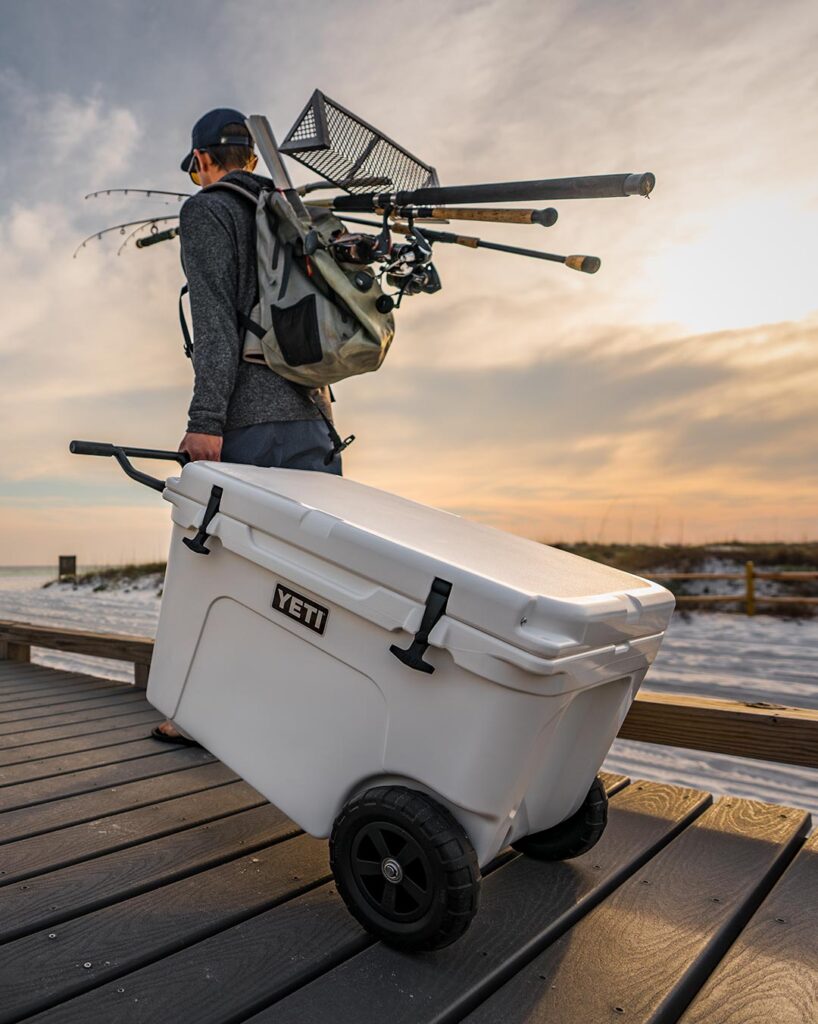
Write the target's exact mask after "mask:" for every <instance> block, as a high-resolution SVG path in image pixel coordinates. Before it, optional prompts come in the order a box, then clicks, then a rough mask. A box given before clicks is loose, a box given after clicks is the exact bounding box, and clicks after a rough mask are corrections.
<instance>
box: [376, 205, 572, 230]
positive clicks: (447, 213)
mask: <svg viewBox="0 0 818 1024" xmlns="http://www.w3.org/2000/svg"><path fill="white" fill-rule="evenodd" d="M377 212H378V213H382V212H383V211H382V210H378V211H377ZM397 213H398V216H400V217H406V216H409V214H410V213H411V214H412V215H413V216H415V217H431V218H432V219H433V220H471V221H481V222H486V223H493V224H541V225H542V226H543V227H546V228H550V227H551V226H552V225H553V224H556V222H557V217H558V216H559V215H558V213H557V211H556V210H555V209H554V208H553V206H549V207H547V208H546V209H544V210H498V209H494V210H492V209H487V210H481V209H480V207H476V208H473V207H467V206H461V207H448V206H419V207H410V208H408V209H402V210H399V211H397Z"/></svg>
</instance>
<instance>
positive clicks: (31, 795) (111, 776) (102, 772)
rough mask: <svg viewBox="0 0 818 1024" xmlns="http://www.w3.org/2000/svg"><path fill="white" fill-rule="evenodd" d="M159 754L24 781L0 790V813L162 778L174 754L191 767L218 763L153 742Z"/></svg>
mask: <svg viewBox="0 0 818 1024" xmlns="http://www.w3.org/2000/svg"><path fill="white" fill-rule="evenodd" d="M154 745H155V746H156V748H157V753H156V754H152V755H149V756H147V757H139V758H136V759H134V760H132V761H123V762H122V763H121V764H106V765H103V766H102V767H100V768H87V769H84V770H83V771H78V772H70V773H67V774H65V775H60V776H58V777H57V778H53V777H52V778H48V779H36V780H35V781H33V782H21V783H20V784H19V785H17V786H6V787H4V788H3V789H0V812H3V811H13V810H16V809H17V808H22V807H29V806H32V805H34V804H41V803H48V802H49V801H51V800H60V799H62V798H63V797H66V796H75V795H76V794H78V793H89V792H91V791H93V790H96V789H105V788H106V787H108V786H111V785H113V786H116V785H118V784H119V783H121V782H131V781H133V780H134V779H147V778H150V776H151V775H163V774H164V773H165V772H166V771H168V770H169V764H171V763H173V762H168V758H170V757H172V756H173V755H174V754H181V753H185V754H187V755H189V756H188V760H189V761H190V762H191V763H192V764H207V763H208V762H209V761H213V760H215V758H214V757H213V755H212V754H209V753H208V752H207V751H206V750H203V749H201V748H200V747H194V748H188V749H186V750H184V751H179V750H174V749H173V748H172V747H170V746H163V745H162V744H161V743H158V742H156V741H154Z"/></svg>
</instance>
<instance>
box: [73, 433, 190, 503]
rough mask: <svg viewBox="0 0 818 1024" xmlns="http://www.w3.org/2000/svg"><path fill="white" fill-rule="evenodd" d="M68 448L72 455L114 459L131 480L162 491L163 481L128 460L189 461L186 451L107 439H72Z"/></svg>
mask: <svg viewBox="0 0 818 1024" xmlns="http://www.w3.org/2000/svg"><path fill="white" fill-rule="evenodd" d="M68 450H69V451H70V452H71V454H72V455H101V456H108V457H112V458H114V459H116V461H117V462H118V463H119V465H120V466H121V467H122V470H123V472H124V473H125V474H126V475H127V476H129V477H130V478H131V479H132V480H136V481H137V482H138V483H140V484H144V485H145V486H146V487H150V488H152V489H153V490H154V491H164V489H165V483H164V481H163V480H159V479H158V478H157V477H155V476H151V475H150V474H149V473H143V472H142V471H141V470H138V469H137V468H136V467H135V466H133V465H132V464H131V462H130V459H129V456H130V458H131V459H161V460H163V461H168V462H178V463H179V465H180V466H185V465H187V463H188V462H189V461H190V458H189V457H188V454H187V452H169V451H162V450H161V449H158V448H130V447H126V446H125V445H118V444H109V443H108V442H107V441H72V442H71V443H70V444H69V446H68Z"/></svg>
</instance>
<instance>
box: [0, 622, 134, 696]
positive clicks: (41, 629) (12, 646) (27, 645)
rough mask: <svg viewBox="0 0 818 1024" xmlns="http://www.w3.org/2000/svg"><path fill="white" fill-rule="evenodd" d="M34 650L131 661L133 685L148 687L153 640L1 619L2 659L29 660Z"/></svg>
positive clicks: (0, 649)
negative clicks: (40, 649) (44, 648)
mask: <svg viewBox="0 0 818 1024" xmlns="http://www.w3.org/2000/svg"><path fill="white" fill-rule="evenodd" d="M32 647H47V648H50V649H52V650H57V651H66V652H68V653H69V654H86V655H90V656H91V657H94V658H111V659H112V660H113V661H130V662H131V663H132V664H133V667H134V685H135V686H137V687H139V689H142V690H144V689H145V687H146V686H147V685H148V670H149V669H150V664H151V655H152V654H153V640H152V639H151V638H150V637H149V636H116V635H114V634H111V633H89V632H87V631H86V630H83V629H59V628H56V627H54V626H32V625H31V624H30V623H28V622H9V621H6V620H4V619H0V658H6V659H8V660H9V661H30V660H31V648H32Z"/></svg>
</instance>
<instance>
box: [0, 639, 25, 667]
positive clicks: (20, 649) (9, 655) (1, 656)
mask: <svg viewBox="0 0 818 1024" xmlns="http://www.w3.org/2000/svg"><path fill="white" fill-rule="evenodd" d="M0 660H2V661H22V662H25V661H31V645H30V644H18V643H15V642H14V641H13V640H0Z"/></svg>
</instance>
